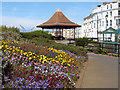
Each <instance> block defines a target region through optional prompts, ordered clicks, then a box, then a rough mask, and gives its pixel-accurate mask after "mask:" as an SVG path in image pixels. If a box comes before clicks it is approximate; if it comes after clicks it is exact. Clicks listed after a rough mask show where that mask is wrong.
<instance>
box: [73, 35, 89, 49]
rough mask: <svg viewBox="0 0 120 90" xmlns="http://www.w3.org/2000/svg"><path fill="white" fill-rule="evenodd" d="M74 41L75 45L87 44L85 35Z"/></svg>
mask: <svg viewBox="0 0 120 90" xmlns="http://www.w3.org/2000/svg"><path fill="white" fill-rule="evenodd" d="M75 43H76V45H77V46H83V47H85V46H87V45H88V43H89V40H88V38H86V37H83V38H78V39H77V40H76V42H75Z"/></svg>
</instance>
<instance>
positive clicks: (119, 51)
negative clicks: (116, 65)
mask: <svg viewBox="0 0 120 90" xmlns="http://www.w3.org/2000/svg"><path fill="white" fill-rule="evenodd" d="M119 56H120V50H119V43H118V57H119Z"/></svg>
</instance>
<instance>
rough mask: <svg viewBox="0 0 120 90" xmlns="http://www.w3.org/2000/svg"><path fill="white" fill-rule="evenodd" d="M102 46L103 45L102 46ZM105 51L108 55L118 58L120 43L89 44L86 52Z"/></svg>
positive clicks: (119, 55)
mask: <svg viewBox="0 0 120 90" xmlns="http://www.w3.org/2000/svg"><path fill="white" fill-rule="evenodd" d="M103 44H104V45H103ZM99 49H101V50H105V49H106V50H107V51H108V53H112V54H116V55H118V57H120V43H118V44H112V43H103V42H99V43H98V42H90V43H89V44H88V46H87V50H88V51H91V52H96V51H97V50H99Z"/></svg>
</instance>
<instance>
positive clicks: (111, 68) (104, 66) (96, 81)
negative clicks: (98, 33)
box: [81, 54, 118, 88]
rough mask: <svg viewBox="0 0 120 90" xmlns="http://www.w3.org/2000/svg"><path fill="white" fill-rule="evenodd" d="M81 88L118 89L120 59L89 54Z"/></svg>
mask: <svg viewBox="0 0 120 90" xmlns="http://www.w3.org/2000/svg"><path fill="white" fill-rule="evenodd" d="M88 56H89V59H90V60H89V62H88V67H87V70H86V72H85V75H84V77H83V82H82V85H81V88H118V58H114V57H113V58H112V57H109V56H101V55H95V54H88Z"/></svg>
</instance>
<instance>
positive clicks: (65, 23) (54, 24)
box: [37, 8, 81, 29]
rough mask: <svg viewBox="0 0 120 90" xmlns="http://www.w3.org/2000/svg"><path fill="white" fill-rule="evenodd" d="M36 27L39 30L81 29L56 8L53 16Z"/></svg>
mask: <svg viewBox="0 0 120 90" xmlns="http://www.w3.org/2000/svg"><path fill="white" fill-rule="evenodd" d="M37 27H41V28H48V29H51V28H73V27H81V26H80V25H78V24H75V23H74V22H71V21H70V20H69V19H68V18H67V17H66V16H65V15H64V14H63V13H62V12H61V10H60V9H59V8H58V9H57V11H56V12H55V13H54V15H53V16H52V17H51V18H50V19H49V20H48V21H46V22H45V23H43V24H40V25H38V26H37Z"/></svg>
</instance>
